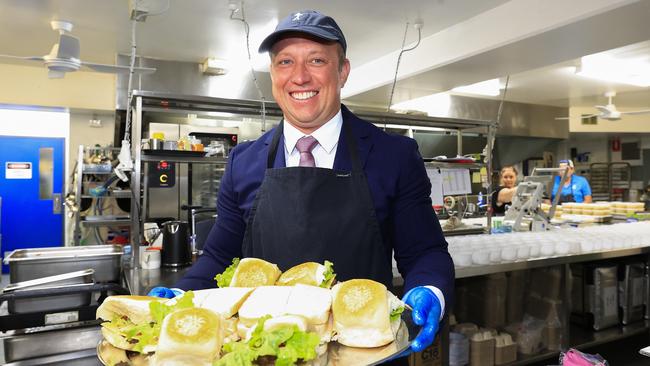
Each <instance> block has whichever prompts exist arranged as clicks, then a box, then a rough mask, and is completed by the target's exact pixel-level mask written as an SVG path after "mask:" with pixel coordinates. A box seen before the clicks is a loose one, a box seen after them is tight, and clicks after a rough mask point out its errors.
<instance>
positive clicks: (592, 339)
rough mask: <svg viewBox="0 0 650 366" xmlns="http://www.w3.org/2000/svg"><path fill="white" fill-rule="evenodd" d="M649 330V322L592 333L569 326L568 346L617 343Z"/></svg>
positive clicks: (585, 346) (584, 346)
mask: <svg viewBox="0 0 650 366" xmlns="http://www.w3.org/2000/svg"><path fill="white" fill-rule="evenodd" d="M649 330H650V322H648V321H647V320H644V321H640V322H638V323H633V324H629V325H624V326H623V325H622V326H617V327H613V328H608V329H603V330H600V331H594V330H589V329H585V328H583V327H581V326H578V325H575V324H571V328H570V338H569V344H570V345H571V347H576V348H588V347H593V346H598V345H600V344H604V343H609V342H613V341H617V340H619V339H623V338H627V337H632V336H635V335H637V334H642V333H645V332H648V331H649Z"/></svg>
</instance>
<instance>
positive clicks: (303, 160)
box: [296, 136, 318, 168]
mask: <svg viewBox="0 0 650 366" xmlns="http://www.w3.org/2000/svg"><path fill="white" fill-rule="evenodd" d="M317 144H318V140H316V139H315V138H314V137H313V136H304V137H301V138H300V139H298V142H296V149H298V151H299V152H300V164H298V166H307V167H312V168H313V167H315V166H316V162H315V161H314V155H312V153H311V151H312V150H314V148H315V147H316V145H317Z"/></svg>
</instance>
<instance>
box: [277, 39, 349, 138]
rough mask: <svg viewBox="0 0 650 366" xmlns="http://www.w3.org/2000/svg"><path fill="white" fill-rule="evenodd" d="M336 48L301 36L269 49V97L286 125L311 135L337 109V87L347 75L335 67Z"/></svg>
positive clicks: (343, 67)
mask: <svg viewBox="0 0 650 366" xmlns="http://www.w3.org/2000/svg"><path fill="white" fill-rule="evenodd" d="M340 52H342V51H341V50H340V45H338V44H337V43H327V44H324V43H320V42H316V41H314V40H311V39H307V38H302V37H289V38H284V39H282V40H280V41H278V42H277V43H276V44H274V45H273V48H272V49H271V81H272V83H273V97H274V98H275V100H276V102H277V103H278V104H279V105H280V108H282V111H283V112H284V117H285V119H286V121H287V122H289V123H291V124H292V125H293V126H295V127H296V128H297V129H299V130H301V131H302V132H303V133H306V134H311V133H312V132H313V131H315V130H316V129H318V128H319V127H320V126H322V125H323V124H325V123H326V122H327V121H329V120H330V119H332V117H334V116H335V115H336V113H338V111H339V109H340V108H341V88H342V87H343V85H345V82H346V80H347V78H348V74H349V73H350V63H349V61H348V60H347V59H345V60H344V62H343V64H342V65H340V66H339V63H340V60H339V59H343V57H340Z"/></svg>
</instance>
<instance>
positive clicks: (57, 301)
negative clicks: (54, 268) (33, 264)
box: [2, 269, 95, 314]
mask: <svg viewBox="0 0 650 366" xmlns="http://www.w3.org/2000/svg"><path fill="white" fill-rule="evenodd" d="M94 272H95V271H94V270H92V269H87V270H83V271H77V272H70V273H65V274H61V275H56V276H50V277H44V278H40V279H35V280H29V281H24V282H18V283H13V284H9V285H8V286H7V287H5V288H4V289H3V291H2V292H3V293H10V292H13V293H18V292H20V291H30V290H56V289H58V288H61V287H71V286H79V285H85V284H92V283H93V282H94V280H93V277H94V276H93V275H94ZM90 300H91V294H90V292H86V293H78V294H68V295H51V296H50V295H47V296H38V297H28V298H21V299H10V300H9V301H8V310H9V313H11V314H25V313H33V312H39V311H56V310H61V309H70V308H75V307H80V306H87V305H89V304H90Z"/></svg>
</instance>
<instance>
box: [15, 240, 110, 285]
mask: <svg viewBox="0 0 650 366" xmlns="http://www.w3.org/2000/svg"><path fill="white" fill-rule="evenodd" d="M121 259H122V247H121V246H119V245H92V246H85V247H51V248H34V249H17V250H14V251H12V252H11V253H9V255H8V256H7V257H5V259H4V263H5V264H7V265H9V281H10V282H11V283H15V282H23V281H28V280H33V279H36V278H41V277H47V276H54V275H58V274H62V273H67V272H72V271H80V270H84V269H88V268H92V269H94V270H95V281H96V282H116V283H119V280H120V261H121Z"/></svg>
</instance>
